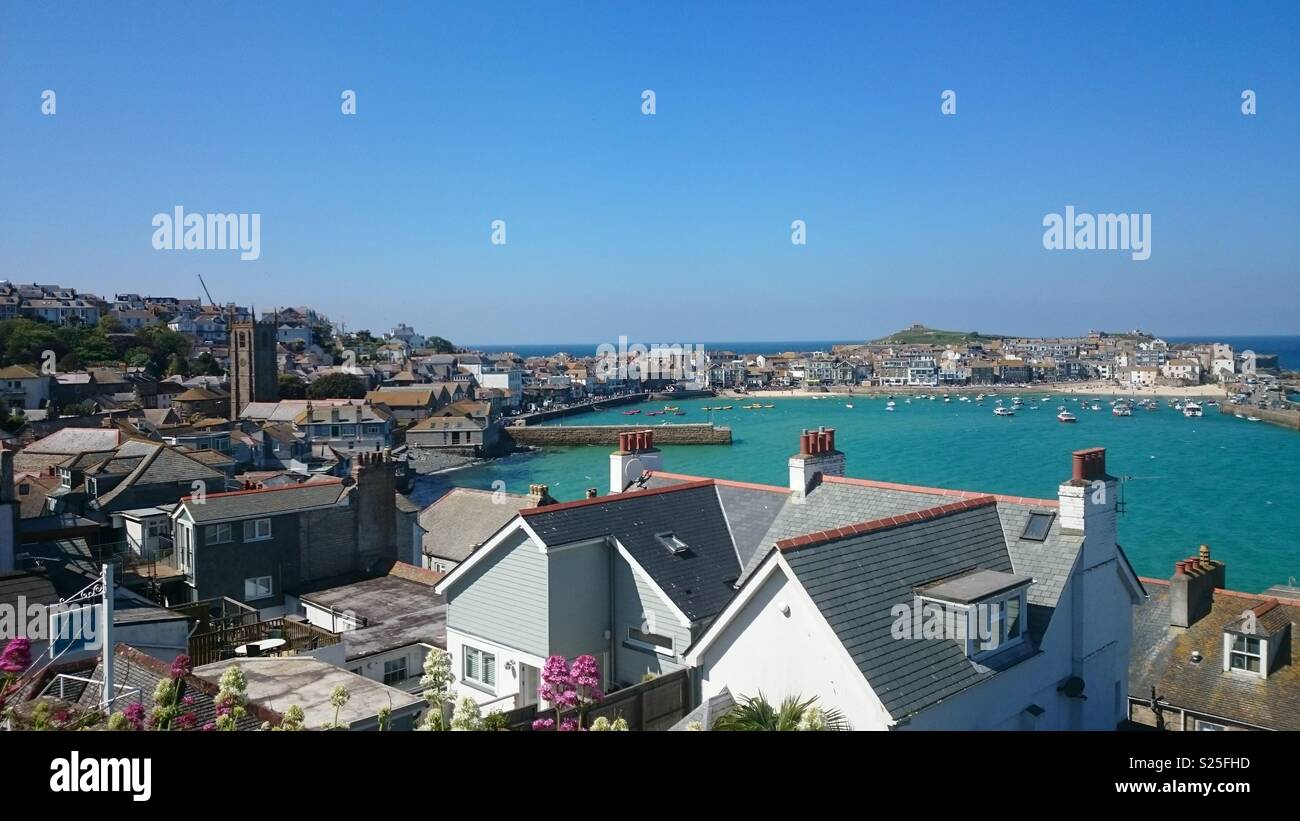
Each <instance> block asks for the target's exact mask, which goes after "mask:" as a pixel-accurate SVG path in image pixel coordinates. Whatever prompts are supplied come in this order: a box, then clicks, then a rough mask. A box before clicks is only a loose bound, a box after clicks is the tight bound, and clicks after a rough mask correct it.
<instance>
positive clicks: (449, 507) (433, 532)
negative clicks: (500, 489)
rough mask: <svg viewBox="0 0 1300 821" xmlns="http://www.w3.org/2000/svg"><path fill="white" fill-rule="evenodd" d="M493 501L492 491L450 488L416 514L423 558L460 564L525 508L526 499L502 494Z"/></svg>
mask: <svg viewBox="0 0 1300 821" xmlns="http://www.w3.org/2000/svg"><path fill="white" fill-rule="evenodd" d="M494 497H495V493H494V492H492V491H486V490H473V489H470V488H453V489H452V490H451V491H450V492H448V493H447V494H446V495H445V496H443V497H442V498H440V499H438V500H437V501H435V502H434V503H433V504H431V505H429V506H428V507H426V508H425V509H424V510H422V511H420V520H419V521H420V527H421V528H422V529H423V530H424V531H425V533H424V537H423V540H422V549H423V551H424V555H426V556H436V557H438V558H441V559H449V560H451V561H454V562H463V561H464V560H465V559H467V558H469V554H470V553H473V552H474V549H475V548H476V547H478V546H479V545H481V544H483V543H484V542H486V541H487V540H488V539H490V538H491V537H492V534H494V533H496V532H497V531H498V530H500V529H501V528H502V527H505V525H506V523H508V522H509V521H510V520H511V519H513V518H514V517H515V514H516V513H517V512H519V511H520V510H521V509H523V508H526V507H528V497H527V496H519V495H516V494H513V493H503V494H501V496H500V502H499V503H498V502H497V501H495V500H494Z"/></svg>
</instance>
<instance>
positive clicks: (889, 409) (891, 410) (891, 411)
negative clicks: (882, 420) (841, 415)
mask: <svg viewBox="0 0 1300 821" xmlns="http://www.w3.org/2000/svg"><path fill="white" fill-rule="evenodd" d="M850 407H852V406H850ZM885 410H887V411H889V412H890V413H893V412H894V406H893V405H885Z"/></svg>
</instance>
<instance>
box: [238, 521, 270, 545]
mask: <svg viewBox="0 0 1300 821" xmlns="http://www.w3.org/2000/svg"><path fill="white" fill-rule="evenodd" d="M263 524H265V525H266V532H265V533H262V532H260V531H261V529H262V527H261V526H262V525H263ZM269 538H271V520H270V519H245V520H244V541H246V542H264V541H266V540H267V539H269Z"/></svg>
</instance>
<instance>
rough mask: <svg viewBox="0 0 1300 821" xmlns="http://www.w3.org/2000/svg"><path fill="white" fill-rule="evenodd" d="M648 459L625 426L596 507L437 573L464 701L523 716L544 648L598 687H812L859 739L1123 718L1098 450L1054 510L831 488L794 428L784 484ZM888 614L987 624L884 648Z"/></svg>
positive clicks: (828, 468) (1077, 463)
mask: <svg viewBox="0 0 1300 821" xmlns="http://www.w3.org/2000/svg"><path fill="white" fill-rule="evenodd" d="M661 458H662V456H661V454H660V453H659V451H658V450H657V449H655V448H654V447H653V438H652V432H651V431H645V432H641V433H635V434H624V435H623V436H621V437H620V445H619V449H618V450H617V451H615V452H614V453H613V454H611V455H610V482H609V493H608V495H605V496H595V495H594V493H593V494H592V495H591V496H589V498H587V499H585V500H582V501H577V502H567V503H563V504H557V505H549V506H545V507H539V508H532V509H523V510H520V511H519V513H518V514H517V515H516V516H514V517H513V518H512V519H511V520H510V521H509V522H507V523H506V524H505V525H504V526H503V527H502V528H500V529H499V530H498V531H497V532H496V533H495V534H494V535H492V536H491V537H490V538H488V539H487V540H486V541H485V542H484V544H483V545H482V546H481V547H479V548H478V549H476V550H475V551H474V552H473V553H472V554H471V555H470V556H469V557H468V558H467V559H466V560H465V561H463V562H461V563H460V564H459V565H457V566H456V567H455V569H454V570H453V571H452V572H451V573H449V574H448V575H447V576H446V577H445V578H443V579H442V581H441V582H440V583H439V584H438V586H437V588H436V590H437V592H438V593H440V594H442V595H445V596H446V597H447V651H448V652H449V653H450V654H451V655H452V657H453V663H454V665H455V672H456V676H457V682H456V685H455V686H456V690H457V694H458V695H469V696H470V697H472V698H474V699H475V700H476V701H478V703H479V705H480V707H481V708H482V709H484V710H485V711H487V710H492V709H514V708H519V707H524V706H530V705H535V704H536V703H537V695H536V688H537V684H538V676H539V671H540V668H541V666H542V665H543V664H544V663H545V660H546V658H547V657H548V656H550V655H562V656H565V657H566V658H573V657H574V656H576V655H578V654H580V653H590V654H592V655H594V656H596V657H597V659H598V660H599V661H600V665H601V670H602V673H603V676H604V679H605V682H604V683H605V684H606V685H607V686H608V687H616V686H620V685H626V684H633V683H636V682H637V681H639V680H641V678H642V677H643V676H644V675H646V674H657V673H663V672H670V671H673V670H678V669H681V668H683V667H695V668H698V672H697V674H696V675H697V679H698V681H699V684H700V687H701V689H702V695H703V696H704V697H709V696H712V695H715V694H717V693H719V692H720V691H721V689H722V688H723V687H726V688H728V690H729V691H730V692H731V693H732V694H736V695H752V694H755V693H757V692H758V691H760V690H761V691H762V692H763V693H764V694H765V695H767V696H768V697H770V698H775V699H780V698H782V697H784V696H786V695H794V694H799V695H802V696H805V697H807V696H812V695H816V696H818V697H820V698H821V699H822V702H823V704H824V705H825V706H827V707H834V708H836V709H839V710H841V711H843V712H844V713H845V714H846V715H847V716H848V717H849V718H850V720H851V721H852V722H853V724H854V726H855V727H858V728H859V729H868V728H885V727H903V726H908V727H933V728H970V729H976V728H992V727H1026V728H1030V727H1042V728H1102V727H1107V728H1112V727H1114V725H1115V723H1116V722H1117V721H1119V720H1120V718H1121V717H1122V716H1123V714H1124V704H1125V700H1126V697H1127V689H1126V684H1125V682H1126V680H1127V678H1126V671H1127V660H1128V652H1129V641H1130V636H1131V632H1132V630H1131V624H1132V612H1131V610H1132V608H1131V605H1132V604H1133V603H1134V602H1135V601H1136V600H1137V599H1139V598H1140V597H1141V596H1142V595H1143V593H1142V588H1141V585H1140V584H1139V583H1138V581H1137V578H1136V576H1135V575H1134V574H1133V572H1132V570H1131V568H1130V567H1129V566H1128V562H1127V560H1126V559H1125V558H1124V556H1123V553H1122V551H1121V550H1120V549H1119V547H1118V545H1117V544H1116V536H1115V502H1116V498H1115V490H1116V486H1115V480H1114V479H1113V478H1111V477H1109V476H1107V475H1106V473H1105V461H1104V451H1101V450H1090V451H1080V452H1078V453H1076V454H1075V455H1074V475H1073V477H1072V478H1071V480H1070V481H1067V482H1066V483H1064V484H1063V485H1062V486H1061V489H1060V493H1059V498H1058V499H1055V500H1043V499H1022V498H1019V497H1015V498H1012V497H1003V496H990V495H987V494H979V493H970V492H964V491H954V490H944V489H938V488H924V487H916V486H907V485H897V484H891V483H884V482H873V481H867V480H861V479H850V478H846V477H845V476H844V472H845V457H844V454H843V453H841V452H840V451H838V450H836V448H835V432H834V431H833V430H826V429H821V430H817V431H805V432H804V433H803V434H802V435H801V436H800V445H799V452H798V453H796V454H795V455H794V456H792V457H790V459H789V461H788V470H789V484H788V486H785V487H777V486H771V485H761V484H754V483H746V482H733V481H728V480H720V479H710V478H701V477H693V476H683V475H680V474H673V473H666V472H664V471H663V470H662V469H661ZM899 607H903V608H914V607H915V608H924V609H926V611H927V612H931V613H933V612H938V613H939V614H941V615H943V616H944V618H945V619H948V618H951V619H953V620H957V619H958V618H960V620H962V623H963V624H965V623H966V622H967V621H968V620H969V619H970V615H971V614H974V616H976V618H975V619H974V622H975V624H976V625H977V626H981V625H982V626H983V627H984V628H985V629H984V630H983V632H982V633H979V634H978V635H977V638H978V639H979V641H978V642H972V641H969V640H968V639H967V637H966V636H965V634H963V635H962V636H961V637H954V638H941V639H934V638H930V639H926V638H924V634H923V632H922V631H919V630H918V634H919V635H921V638H918V639H916V640H903V639H901V638H900V639H895V638H894V636H893V634H892V632H891V628H892V627H893V625H894V623H895V622H896V621H897V620H898V618H899V615H898V613H897V612H896V611H897V608H899ZM917 612H920V610H919V609H918V611H917ZM981 617H983V621H981ZM906 623H910V621H908V622H906ZM1083 695H1087V697H1088V698H1087V699H1084V698H1082V696H1083Z"/></svg>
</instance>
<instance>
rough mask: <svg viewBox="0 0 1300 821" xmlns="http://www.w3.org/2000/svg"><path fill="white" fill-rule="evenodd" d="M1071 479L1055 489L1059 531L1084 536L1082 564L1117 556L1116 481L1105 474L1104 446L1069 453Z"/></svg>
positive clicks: (1117, 498) (1086, 565)
mask: <svg viewBox="0 0 1300 821" xmlns="http://www.w3.org/2000/svg"><path fill="white" fill-rule="evenodd" d="M1070 466H1071V471H1070V478H1069V479H1068V480H1067V481H1065V482H1062V483H1061V486H1060V488H1059V489H1058V491H1057V498H1058V499H1059V501H1060V520H1061V532H1062V533H1069V534H1073V535H1076V536H1077V535H1082V536H1083V567H1084V568H1085V569H1086V568H1091V567H1096V566H1097V565H1099V564H1102V563H1104V562H1107V561H1111V560H1113V559H1114V558H1115V556H1116V549H1115V548H1116V545H1117V544H1118V538H1119V536H1118V531H1117V518H1118V512H1119V480H1117V479H1116V478H1115V477H1114V476H1111V475H1109V474H1107V473H1106V449H1105V448H1087V449H1085V450H1076V451H1074V453H1072V454H1071V459H1070Z"/></svg>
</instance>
